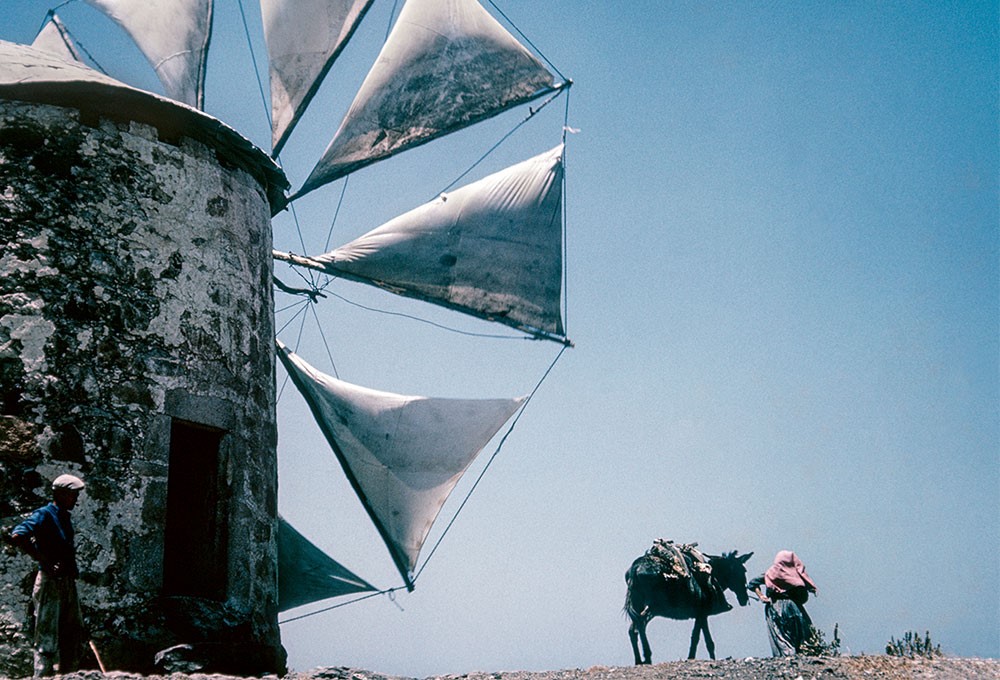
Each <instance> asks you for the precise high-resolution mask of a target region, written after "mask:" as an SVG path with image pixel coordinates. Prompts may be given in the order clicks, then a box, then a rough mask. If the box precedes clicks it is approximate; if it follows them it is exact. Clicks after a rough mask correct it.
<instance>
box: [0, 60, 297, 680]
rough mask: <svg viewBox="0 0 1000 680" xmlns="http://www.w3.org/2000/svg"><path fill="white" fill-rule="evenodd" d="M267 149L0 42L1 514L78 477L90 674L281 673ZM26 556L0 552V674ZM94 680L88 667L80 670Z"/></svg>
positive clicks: (279, 177)
mask: <svg viewBox="0 0 1000 680" xmlns="http://www.w3.org/2000/svg"><path fill="white" fill-rule="evenodd" d="M285 187H286V183H285V178H284V176H283V174H282V173H281V171H280V170H279V169H278V168H277V167H276V166H275V165H274V164H273V163H272V162H271V160H270V159H269V158H268V156H267V155H266V154H264V153H263V152H261V151H260V150H258V149H257V148H255V147H253V146H252V145H251V144H250V143H249V142H248V141H247V140H245V139H243V138H242V137H240V136H239V135H238V134H237V133H236V132H234V131H233V130H231V129H230V128H228V127H226V126H225V125H223V124H222V123H220V122H219V121H217V120H216V119H214V118H211V117H209V116H207V115H204V114H202V113H200V112H197V111H194V110H193V109H190V108H188V107H185V106H182V105H179V104H175V103H173V102H170V101H168V100H165V99H162V98H159V97H156V96H154V95H151V94H148V93H144V92H140V91H138V90H134V89H131V88H128V87H127V86H124V85H122V84H120V83H117V82H116V81H113V80H111V79H109V78H106V77H104V76H101V75H100V74H97V73H95V72H92V71H90V70H88V69H85V68H82V67H76V66H74V65H71V64H67V63H65V62H61V61H58V60H56V59H54V58H52V57H48V56H45V55H44V53H40V52H37V51H34V50H31V49H30V48H26V47H23V46H15V45H11V44H9V43H0V236H2V238H0V517H2V520H0V521H2V524H3V527H2V528H3V530H4V531H7V530H9V528H10V527H11V526H12V525H13V524H14V523H16V522H17V521H19V520H20V518H21V517H22V516H23V515H24V513H26V512H28V511H30V510H32V509H33V508H35V507H37V506H39V505H42V504H43V503H45V502H47V501H48V499H49V484H50V482H51V479H52V478H53V477H55V476H56V475H58V474H60V473H62V472H70V473H73V474H77V475H79V476H81V477H83V478H84V479H85V481H86V483H87V489H86V491H85V493H84V495H83V497H82V498H81V501H80V504H79V505H78V507H77V509H76V510H75V511H74V523H75V525H76V528H77V552H78V555H79V562H80V568H81V576H80V581H79V590H80V599H81V605H82V608H83V613H84V618H85V620H86V622H87V625H88V627H89V630H90V635H91V638H92V639H93V640H94V642H95V644H96V646H97V648H98V650H99V651H100V654H101V658H102V660H103V661H104V663H105V665H106V666H107V667H108V669H109V670H111V669H114V670H135V671H143V672H150V671H152V670H153V657H154V655H155V653H156V652H157V651H159V650H162V649H165V648H167V647H170V646H173V645H176V644H182V643H186V644H190V645H193V646H194V647H195V649H196V650H197V651H198V652H199V653H200V654H201V655H202V656H203V658H206V659H209V660H210V663H211V664H212V665H211V666H210V667H208V668H206V670H220V671H224V672H235V673H243V674H261V673H265V672H275V671H280V670H282V669H283V666H284V652H283V650H282V647H281V642H280V636H279V631H278V625H277V597H278V593H277V555H276V550H277V535H276V534H277V521H278V520H277V465H276V451H275V446H276V430H275V408H274V399H275V394H274V342H273V338H274V328H273V300H272V285H271V271H272V268H271V231H270V229H271V225H270V217H271V214H272V211H273V210H275V209H277V208H278V207H280V205H281V202H282V198H281V197H282V192H283V190H284V188H285ZM32 576H33V565H32V563H31V561H30V560H29V559H28V558H27V557H25V556H24V555H21V554H20V553H16V552H15V551H14V550H13V549H12V548H10V547H9V546H6V545H4V546H3V547H2V549H0V675H6V676H17V675H22V674H30V668H31V664H30V659H31V650H30V640H29V637H30V633H31V620H30V617H29V615H28V602H29V599H30V585H31V578H32ZM91 666H92V667H96V665H95V664H93V663H92V664H91Z"/></svg>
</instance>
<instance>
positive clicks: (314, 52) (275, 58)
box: [260, 0, 374, 156]
mask: <svg viewBox="0 0 1000 680" xmlns="http://www.w3.org/2000/svg"><path fill="white" fill-rule="evenodd" d="M373 1H374V0H261V3H260V8H261V17H262V19H263V21H264V39H265V40H266V42H267V52H268V57H269V64H270V73H271V129H272V137H271V146H272V149H273V151H272V153H273V155H275V156H277V154H278V153H279V152H280V151H281V148H282V147H283V146H284V144H285V141H286V140H287V139H288V135H289V134H290V133H291V131H292V128H293V127H294V126H295V124H296V123H297V122H298V120H299V117H300V116H301V115H302V113H303V112H304V111H305V109H306V107H307V106H309V102H310V101H312V98H313V95H314V94H315V93H316V90H317V89H318V88H319V85H320V83H321V82H322V81H323V78H324V76H326V73H327V71H329V69H330V66H332V65H333V62H334V60H335V59H336V58H337V57H338V56H339V55H340V52H341V50H343V48H344V46H345V45H347V41H348V40H350V38H351V36H352V35H353V34H354V30H355V29H356V28H357V26H358V24H359V23H360V22H361V19H362V18H363V17H364V15H365V12H367V11H368V8H369V7H371V4H372V2H373Z"/></svg>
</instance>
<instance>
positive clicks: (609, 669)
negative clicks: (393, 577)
mask: <svg viewBox="0 0 1000 680" xmlns="http://www.w3.org/2000/svg"><path fill="white" fill-rule="evenodd" d="M62 678H63V679H64V680H158V677H157V676H146V677H143V676H138V675H130V674H127V673H107V674H102V673H99V672H96V671H87V672H80V673H72V674H68V675H64V676H62ZM159 678H163V679H164V680H165V679H167V678H169V680H230V679H229V678H228V677H227V676H222V675H203V674H191V675H182V674H174V675H170V676H159ZM707 678H721V679H725V680H769V679H771V678H781V679H784V678H787V679H788V680H895V679H897V678H898V679H903V678H920V679H924V680H930V679H935V680H951V679H953V678H954V679H955V680H998V679H1000V660H998V659H963V658H950V657H938V658H934V659H926V658H913V659H910V658H902V657H894V656H839V657H798V658H791V659H757V658H748V659H724V660H720V661H701V660H698V661H674V662H670V663H661V664H655V665H652V666H640V667H633V666H594V667H592V668H585V669H584V668H580V669H565V670H558V671H499V672H477V673H465V674H461V675H458V674H456V675H439V676H433V677H432V678H426V679H425V680H571V679H572V680H577V679H579V680H668V679H669V680H705V679H707ZM269 680H277V678H274V676H271V678H270V679H269ZM284 680H415V679H412V678H403V677H401V676H393V675H383V674H381V673H375V672H372V671H366V670H360V669H355V668H318V669H315V670H312V671H309V672H306V673H291V674H289V675H288V676H286V678H285V679H284Z"/></svg>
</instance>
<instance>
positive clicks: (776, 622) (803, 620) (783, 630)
mask: <svg viewBox="0 0 1000 680" xmlns="http://www.w3.org/2000/svg"><path fill="white" fill-rule="evenodd" d="M763 584H764V577H763V576H759V577H757V578H755V579H753V580H752V581H750V582H749V583H747V588H749V589H750V590H753V589H754V588H759V587H761V586H762V585H763ZM765 594H766V595H767V597H768V599H769V600H771V601H770V602H769V603H768V604H765V605H764V620H765V621H766V622H767V633H768V637H769V638H770V641H771V655H772V656H795V655H796V654H798V653H799V651H800V650H801V649H802V645H803V644H804V643H805V642H806V640H808V639H809V638H810V637H811V636H812V632H813V625H812V619H810V618H809V614H808V613H807V612H806V608H805V606H803V605H804V604H805V602H806V600H807V599H808V597H809V594H808V593H807V592H806V591H805V589H802V592H801V593H795V595H794V597H795V600H792V599H789V597H788V596H787V595H783V594H781V593H778V592H776V591H774V590H772V589H771V588H767V589H766V592H765ZM796 600H797V601H796Z"/></svg>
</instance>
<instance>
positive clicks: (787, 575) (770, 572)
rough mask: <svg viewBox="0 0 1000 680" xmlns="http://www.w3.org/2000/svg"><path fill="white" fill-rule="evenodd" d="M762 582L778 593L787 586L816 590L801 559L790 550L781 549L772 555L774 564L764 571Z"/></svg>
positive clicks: (782, 591)
mask: <svg viewBox="0 0 1000 680" xmlns="http://www.w3.org/2000/svg"><path fill="white" fill-rule="evenodd" d="M764 583H765V584H766V585H767V587H768V588H773V589H774V590H776V591H778V592H779V593H784V592H787V591H788V589H789V588H806V589H808V590H816V584H815V583H813V580H812V579H811V578H809V574H807V573H806V568H805V565H803V564H802V560H800V559H799V558H798V556H797V555H796V554H795V553H793V552H792V551H791V550H782V551H780V552H779V553H778V554H777V555H775V556H774V564H772V565H771V566H770V567H768V569H767V571H766V572H764Z"/></svg>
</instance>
